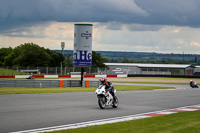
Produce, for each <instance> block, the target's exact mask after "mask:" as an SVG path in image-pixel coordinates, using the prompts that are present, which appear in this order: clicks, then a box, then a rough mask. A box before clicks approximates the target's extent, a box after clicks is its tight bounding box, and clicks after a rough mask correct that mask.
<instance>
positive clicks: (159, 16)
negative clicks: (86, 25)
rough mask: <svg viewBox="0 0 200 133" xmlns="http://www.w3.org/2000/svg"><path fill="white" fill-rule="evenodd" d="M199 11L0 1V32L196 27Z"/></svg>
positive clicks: (173, 1)
mask: <svg viewBox="0 0 200 133" xmlns="http://www.w3.org/2000/svg"><path fill="white" fill-rule="evenodd" d="M199 12H200V1H199V0H167V1H161V0H123V1H120V0H95V1H94V0H0V31H1V32H3V31H4V30H8V29H12V28H13V27H18V26H20V27H22V26H28V25H30V23H31V24H34V23H36V22H47V21H58V22H102V23H107V22H116V23H115V24H117V25H118V24H119V23H122V24H133V23H136V24H147V25H181V26H191V27H200V14H199ZM117 28H118V27H117ZM112 29H116V27H114V26H113V28H112ZM138 30H139V29H138Z"/></svg>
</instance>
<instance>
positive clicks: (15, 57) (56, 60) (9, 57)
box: [0, 43, 108, 68]
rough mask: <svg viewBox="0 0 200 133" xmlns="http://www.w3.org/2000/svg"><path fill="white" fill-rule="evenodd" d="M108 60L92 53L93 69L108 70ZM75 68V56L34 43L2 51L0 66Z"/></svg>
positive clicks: (0, 50) (0, 51)
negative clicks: (106, 63)
mask: <svg viewBox="0 0 200 133" xmlns="http://www.w3.org/2000/svg"><path fill="white" fill-rule="evenodd" d="M107 61H108V59H106V58H104V57H103V56H101V54H99V53H96V52H95V51H92V67H101V68H106V67H107V66H106V65H105V64H104V63H105V62H107ZM61 63H62V66H66V67H73V56H72V55H65V56H64V55H63V54H62V53H58V52H56V51H52V50H50V49H45V48H44V47H40V46H39V45H37V44H34V43H25V44H21V45H19V46H17V47H15V48H11V47H9V48H1V49H0V66H1V67H4V66H9V67H17V66H26V67H27V66H30V67H38V66H39V67H47V66H49V67H57V66H60V65H61Z"/></svg>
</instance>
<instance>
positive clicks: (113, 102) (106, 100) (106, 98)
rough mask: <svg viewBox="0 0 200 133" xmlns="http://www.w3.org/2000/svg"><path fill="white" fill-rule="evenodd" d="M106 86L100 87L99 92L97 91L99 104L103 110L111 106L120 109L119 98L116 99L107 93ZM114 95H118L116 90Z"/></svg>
mask: <svg viewBox="0 0 200 133" xmlns="http://www.w3.org/2000/svg"><path fill="white" fill-rule="evenodd" d="M105 88H106V86H105V85H100V86H99V87H98V88H97V90H96V91H95V92H96V94H97V97H98V103H99V106H100V108H101V109H104V108H105V106H107V105H109V106H112V107H113V108H117V107H118V104H119V103H118V98H117V97H116V96H115V99H114V98H113V96H112V95H111V94H110V92H109V91H106V89H105ZM114 93H115V94H116V90H114Z"/></svg>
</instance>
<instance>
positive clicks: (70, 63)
mask: <svg viewBox="0 0 200 133" xmlns="http://www.w3.org/2000/svg"><path fill="white" fill-rule="evenodd" d="M65 66H66V67H73V56H70V55H67V56H66V57H65Z"/></svg>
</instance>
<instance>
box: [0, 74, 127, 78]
mask: <svg viewBox="0 0 200 133" xmlns="http://www.w3.org/2000/svg"><path fill="white" fill-rule="evenodd" d="M28 77H29V75H13V76H6V75H5V76H0V78H16V79H26V78H28ZM33 77H35V78H81V75H33ZM83 77H84V78H102V77H108V78H113V77H114V78H117V77H127V75H126V74H125V75H83Z"/></svg>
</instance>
